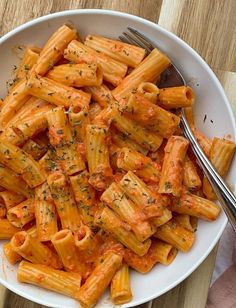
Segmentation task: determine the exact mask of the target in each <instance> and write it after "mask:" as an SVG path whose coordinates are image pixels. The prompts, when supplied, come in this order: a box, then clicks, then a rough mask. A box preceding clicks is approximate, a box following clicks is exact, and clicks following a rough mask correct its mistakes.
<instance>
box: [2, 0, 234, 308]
mask: <svg viewBox="0 0 236 308" xmlns="http://www.w3.org/2000/svg"><path fill="white" fill-rule="evenodd" d="M81 8H99V9H112V10H118V11H123V12H127V13H130V14H134V15H138V16H141V17H144V18H146V19H149V20H151V21H153V22H156V23H158V24H159V25H161V26H162V27H164V28H166V29H168V30H170V31H172V32H173V33H175V34H177V35H178V36H179V37H181V38H182V39H183V40H185V41H186V42H187V43H188V44H189V45H190V46H192V47H193V48H194V49H195V50H196V51H198V53H199V54H200V55H201V56H202V57H203V58H204V59H205V60H206V62H207V63H208V64H209V65H210V66H211V68H212V69H213V70H214V71H215V73H216V74H217V76H218V77H219V79H220V81H221V83H222V84H223V86H224V88H225V91H226V94H227V95H228V98H229V99H230V101H231V103H232V105H233V108H234V111H236V93H235V92H234V93H233V85H234V86H235V84H236V73H235V72H236V60H235V59H236V58H235V54H236V22H235V12H236V1H235V0H227V1H222V0H90V1H89V0H87V1H86V0H34V1H32V0H1V1H0V20H1V24H0V35H3V34H5V33H6V32H8V31H10V30H11V29H13V28H15V27H16V26H18V25H21V24H23V23H25V22H26V21H28V20H31V19H34V18H37V17H39V16H42V15H45V14H49V13H54V12H58V11H63V10H68V9H81ZM216 251H217V250H216V248H215V249H214V250H213V251H212V253H211V254H210V255H209V256H208V258H207V259H206V260H205V261H204V262H203V263H202V265H201V266H200V267H199V268H198V269H197V270H196V271H195V272H194V273H193V274H192V275H191V276H190V277H189V278H187V279H186V280H185V281H183V282H182V283H181V284H180V285H178V286H177V287H175V288H174V289H173V290H171V291H169V292H168V293H166V294H164V295H162V296H161V297H159V298H158V299H156V300H154V301H152V302H150V303H148V304H145V305H141V306H139V308H141V307H142V308H151V307H160V308H190V307H191V308H204V307H205V304H206V298H207V293H208V288H209V283H210V280H211V275H212V271H213V268H214V261H215V255H216ZM3 307H4V308H43V307H44V306H41V305H37V304H35V303H33V302H30V301H28V300H25V299H23V298H22V297H20V296H18V295H16V294H14V293H12V292H10V291H8V290H7V289H5V288H4V287H1V286H0V308H3Z"/></svg>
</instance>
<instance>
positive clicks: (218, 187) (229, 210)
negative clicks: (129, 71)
mask: <svg viewBox="0 0 236 308" xmlns="http://www.w3.org/2000/svg"><path fill="white" fill-rule="evenodd" d="M181 124H182V126H183V132H184V135H185V137H186V138H187V139H188V140H189V142H190V144H191V147H192V150H193V152H194V154H195V156H196V158H197V160H198V163H199V165H200V166H201V168H202V169H203V172H204V174H205V175H206V177H207V178H208V180H209V182H210V183H211V185H212V188H213V190H214V192H215V194H216V196H217V198H218V200H219V201H220V204H221V206H222V208H223V210H224V212H225V214H226V215H227V217H228V220H229V222H230V224H231V226H232V228H233V229H234V231H235V233H236V197H235V195H234V194H233V193H232V191H231V190H230V189H229V188H228V187H227V185H226V184H225V182H224V181H223V179H222V178H221V177H220V175H219V174H218V173H217V172H216V170H215V169H214V167H213V166H212V164H211V163H210V161H209V160H208V158H207V157H206V155H205V154H204V153H203V151H202V149H201V148H200V146H199V144H198V142H197V140H196V138H195V136H194V135H193V133H192V130H191V128H190V127H189V124H188V122H187V120H186V117H185V113H184V110H183V109H182V114H181Z"/></svg>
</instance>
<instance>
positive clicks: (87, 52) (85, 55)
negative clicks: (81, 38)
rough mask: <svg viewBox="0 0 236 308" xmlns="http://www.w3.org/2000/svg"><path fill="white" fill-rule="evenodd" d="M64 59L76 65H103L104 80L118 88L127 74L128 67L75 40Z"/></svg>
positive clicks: (65, 52) (66, 51) (65, 53)
mask: <svg viewBox="0 0 236 308" xmlns="http://www.w3.org/2000/svg"><path fill="white" fill-rule="evenodd" d="M64 57H65V58H66V59H67V60H70V61H73V62H75V63H87V64H91V63H94V62H95V63H98V64H100V65H101V68H102V71H103V78H104V80H106V81H108V82H110V83H111V84H113V85H114V86H117V85H118V84H119V83H120V82H121V80H122V78H124V77H125V74H126V72H127V65H125V64H124V63H121V62H118V61H116V60H113V59H112V58H110V57H108V56H106V55H105V54H102V53H98V52H96V51H95V50H94V49H92V48H90V47H88V46H86V45H84V44H82V43H80V42H78V41H76V40H73V41H72V42H70V44H69V45H68V46H67V48H66V50H65V51H64Z"/></svg>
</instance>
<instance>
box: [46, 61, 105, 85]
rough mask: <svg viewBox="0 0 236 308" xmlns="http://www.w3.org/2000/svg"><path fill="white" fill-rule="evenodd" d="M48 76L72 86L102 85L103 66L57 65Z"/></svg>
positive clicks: (94, 64)
mask: <svg viewBox="0 0 236 308" xmlns="http://www.w3.org/2000/svg"><path fill="white" fill-rule="evenodd" d="M47 77H48V78H50V79H52V80H55V81H58V82H60V83H62V84H65V85H66V86H70V87H77V88H79V87H84V86H100V85H101V84H102V68H101V66H100V65H97V64H96V63H93V64H86V63H82V64H62V65H58V66H55V67H54V68H53V69H52V70H51V71H49V73H48V74H47Z"/></svg>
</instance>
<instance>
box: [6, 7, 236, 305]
mask: <svg viewBox="0 0 236 308" xmlns="http://www.w3.org/2000/svg"><path fill="white" fill-rule="evenodd" d="M80 14H82V15H87V14H96V15H110V16H119V17H126V18H129V19H130V20H134V21H138V22H140V23H141V24H145V25H147V26H151V27H152V28H153V27H156V28H157V29H158V31H160V32H162V33H163V34H164V35H165V36H167V37H169V38H170V39H172V40H175V41H176V42H177V43H178V44H179V45H181V47H183V48H185V49H187V50H188V51H189V52H190V53H192V54H193V56H194V57H195V58H196V59H197V60H198V61H200V62H201V63H202V65H203V66H204V67H205V69H206V70H207V71H208V73H209V75H210V77H211V78H212V79H213V81H214V82H215V84H216V86H217V87H218V89H219V91H220V92H221V95H222V98H223V100H224V102H225V105H226V108H227V110H228V114H229V116H230V118H231V122H232V126H233V131H234V133H235V134H236V122H235V117H234V113H233V110H232V107H231V105H230V103H229V100H228V98H227V96H226V94H225V92H224V89H223V87H222V85H221V83H220V81H219V80H218V78H217V77H216V75H215V73H214V72H213V71H212V69H211V68H210V66H209V65H208V64H207V63H206V62H205V60H204V59H203V58H202V57H201V56H200V55H199V54H198V53H197V52H196V51H195V50H194V49H193V48H192V47H190V46H189V45H188V44H187V43H186V42H185V41H183V40H182V39H181V38H179V37H178V36H177V35H175V34H174V33H172V32H170V31H169V30H166V29H165V28H163V27H162V26H160V25H158V24H157V23H155V22H152V21H150V20H147V19H145V18H142V17H139V16H136V15H132V14H128V13H124V12H121V11H114V10H107V9H72V10H64V11H60V12H56V13H52V14H47V15H44V16H40V17H37V18H35V19H33V20H30V21H28V22H26V23H24V24H22V25H20V26H18V27H16V28H14V29H12V30H11V31H9V32H7V33H6V34H4V35H3V36H2V37H1V38H0V47H1V44H2V43H4V42H5V41H7V40H8V39H9V38H10V37H12V36H14V35H15V34H17V33H19V32H21V31H22V30H25V29H27V28H30V27H31V26H33V25H35V24H38V23H40V22H43V21H47V20H53V19H56V18H57V17H61V16H65V17H66V16H68V15H80ZM226 224H227V217H226V216H225V217H224V221H223V223H222V225H221V227H220V229H219V231H218V234H217V235H216V237H215V238H214V240H213V241H212V243H211V245H210V246H209V247H208V249H207V250H206V251H205V253H204V254H203V255H202V257H201V258H200V259H198V261H197V262H196V263H195V264H194V265H193V266H192V267H191V269H190V270H188V271H187V272H186V273H185V274H184V275H183V276H181V278H179V279H176V280H175V281H173V283H171V284H170V285H168V286H167V287H166V288H164V289H163V290H162V291H161V293H160V294H159V295H158V296H157V297H156V296H155V295H152V296H147V297H145V298H143V299H142V300H139V301H137V302H136V303H135V306H136V305H140V304H143V303H146V302H148V301H150V300H153V299H155V298H158V297H159V296H161V295H162V294H165V293H166V292H168V291H169V290H171V289H173V288H174V287H175V286H177V285H178V284H180V283H181V282H182V281H184V280H185V279H186V278H187V277H188V276H190V275H191V274H192V273H193V271H195V270H196V269H197V268H198V267H199V266H200V264H201V263H202V262H203V261H204V260H205V259H206V258H207V256H208V255H209V254H210V252H211V251H212V250H213V248H214V247H215V245H216V243H217V242H218V240H219V238H220V237H221V235H222V233H223V231H224V229H225V227H226ZM0 283H1V284H2V285H3V286H5V287H6V288H7V289H9V290H11V291H13V292H14V293H16V294H18V295H20V296H22V297H24V298H26V299H28V300H31V301H33V302H35V303H38V304H41V305H45V306H47V307H53V308H60V307H63V306H58V305H53V306H49V304H48V303H47V302H45V301H44V300H43V299H37V298H35V297H34V296H31V295H30V294H29V293H26V292H25V291H22V290H19V289H18V288H17V287H14V286H12V285H11V284H10V283H8V282H7V280H4V279H2V278H1V277H0ZM133 306H134V304H131V305H129V306H126V305H124V307H133Z"/></svg>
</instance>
